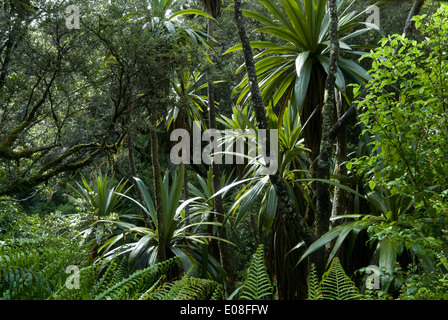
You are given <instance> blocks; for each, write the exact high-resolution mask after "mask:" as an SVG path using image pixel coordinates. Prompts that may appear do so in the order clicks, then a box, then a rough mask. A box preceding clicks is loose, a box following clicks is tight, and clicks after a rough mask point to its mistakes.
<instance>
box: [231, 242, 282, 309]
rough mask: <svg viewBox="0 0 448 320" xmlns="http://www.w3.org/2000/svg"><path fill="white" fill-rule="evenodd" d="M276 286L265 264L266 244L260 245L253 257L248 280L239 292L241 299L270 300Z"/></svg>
mask: <svg viewBox="0 0 448 320" xmlns="http://www.w3.org/2000/svg"><path fill="white" fill-rule="evenodd" d="M273 292H274V288H273V286H272V283H271V281H270V279H269V275H268V273H267V270H266V266H265V265H264V246H263V245H259V246H258V248H257V251H256V252H255V254H254V255H253V257H252V260H251V263H250V266H249V269H248V274H247V277H246V280H245V281H244V283H243V285H242V287H241V289H240V294H239V299H240V300H269V299H272V298H273Z"/></svg>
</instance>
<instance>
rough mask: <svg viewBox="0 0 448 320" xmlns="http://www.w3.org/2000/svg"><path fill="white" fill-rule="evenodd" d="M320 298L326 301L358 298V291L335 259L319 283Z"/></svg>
mask: <svg viewBox="0 0 448 320" xmlns="http://www.w3.org/2000/svg"><path fill="white" fill-rule="evenodd" d="M320 289H321V292H322V298H323V299H326V300H355V299H359V298H360V294H359V292H358V289H357V288H356V286H355V284H354V283H353V281H352V280H351V279H350V277H349V276H347V275H346V274H345V272H344V269H343V268H342V265H341V262H340V261H339V259H338V258H337V257H336V258H334V259H333V261H332V262H331V265H330V268H329V270H328V271H327V272H326V273H325V274H324V275H323V276H322V281H321V283H320Z"/></svg>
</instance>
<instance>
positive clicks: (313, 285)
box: [308, 263, 322, 300]
mask: <svg viewBox="0 0 448 320" xmlns="http://www.w3.org/2000/svg"><path fill="white" fill-rule="evenodd" d="M321 299H322V292H321V290H320V285H319V279H318V277H317V272H316V265H315V264H314V263H313V264H312V265H311V270H310V277H309V281H308V300H321Z"/></svg>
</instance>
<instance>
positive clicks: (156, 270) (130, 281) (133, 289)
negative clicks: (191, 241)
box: [94, 258, 178, 300]
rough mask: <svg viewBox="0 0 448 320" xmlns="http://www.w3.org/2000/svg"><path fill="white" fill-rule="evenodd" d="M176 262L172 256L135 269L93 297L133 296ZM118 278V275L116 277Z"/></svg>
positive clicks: (124, 297)
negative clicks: (154, 263) (152, 264)
mask: <svg viewBox="0 0 448 320" xmlns="http://www.w3.org/2000/svg"><path fill="white" fill-rule="evenodd" d="M177 262H178V259H177V258H172V259H169V260H166V261H164V262H161V263H158V264H156V265H154V266H150V267H148V268H145V269H141V270H137V271H136V272H134V273H133V274H131V275H130V276H129V277H127V278H125V279H123V280H121V281H120V282H118V283H115V284H114V285H112V286H111V287H109V288H107V290H105V291H103V292H101V293H100V294H98V295H96V296H95V297H94V299H95V300H102V299H108V300H109V299H110V300H123V299H130V298H134V297H135V296H136V295H137V294H139V293H141V292H142V291H146V290H147V289H148V288H149V287H151V286H152V285H153V284H154V283H155V282H156V281H157V279H158V278H159V277H160V275H161V274H162V273H165V272H166V271H167V270H168V269H169V268H171V267H172V266H174V265H175V264H176V263H177ZM118 278H119V276H117V277H116V279H118Z"/></svg>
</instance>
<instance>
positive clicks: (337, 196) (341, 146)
mask: <svg viewBox="0 0 448 320" xmlns="http://www.w3.org/2000/svg"><path fill="white" fill-rule="evenodd" d="M337 97H338V99H337V103H336V116H337V118H338V119H339V118H340V117H341V116H342V115H343V114H344V111H345V110H344V106H345V103H344V100H343V99H342V97H341V96H340V94H338V95H337ZM346 159H347V128H343V129H342V131H341V132H340V133H339V135H338V136H337V138H336V166H335V170H334V173H335V174H336V175H339V176H347V168H346V166H345V164H344V161H345V160H346ZM336 182H339V183H343V181H341V180H336ZM346 210H347V193H346V191H345V190H344V189H342V188H339V187H335V188H334V195H333V207H332V210H331V216H332V217H336V216H338V215H343V214H345V213H346ZM341 222H342V221H341V220H335V222H333V224H332V226H337V225H339V224H340V223H341Z"/></svg>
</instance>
